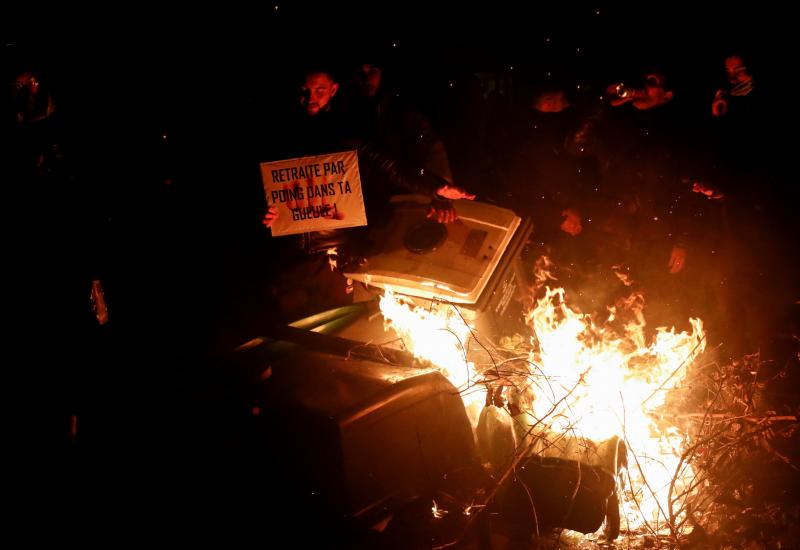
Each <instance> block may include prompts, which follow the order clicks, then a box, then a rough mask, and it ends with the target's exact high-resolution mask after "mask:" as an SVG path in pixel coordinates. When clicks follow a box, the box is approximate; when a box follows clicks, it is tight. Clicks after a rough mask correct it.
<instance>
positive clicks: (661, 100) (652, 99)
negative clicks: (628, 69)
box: [633, 73, 672, 110]
mask: <svg viewBox="0 0 800 550" xmlns="http://www.w3.org/2000/svg"><path fill="white" fill-rule="evenodd" d="M671 99H672V92H669V91H667V90H665V89H664V77H663V76H661V75H660V74H656V73H651V74H648V75H645V82H644V97H641V98H639V99H637V100H636V101H634V102H633V106H634V107H636V108H637V109H641V110H646V109H652V108H653V107H658V106H659V105H664V104H665V103H667V102H668V101H669V100H671Z"/></svg>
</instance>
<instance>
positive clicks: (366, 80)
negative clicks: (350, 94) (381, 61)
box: [353, 63, 382, 97]
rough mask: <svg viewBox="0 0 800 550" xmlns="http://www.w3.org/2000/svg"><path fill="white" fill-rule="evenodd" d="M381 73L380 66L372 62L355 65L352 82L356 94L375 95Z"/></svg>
mask: <svg viewBox="0 0 800 550" xmlns="http://www.w3.org/2000/svg"><path fill="white" fill-rule="evenodd" d="M381 74H382V73H381V68H380V67H377V66H375V65H373V64H372V63H364V64H363V65H359V66H358V67H356V74H355V77H354V79H353V84H354V85H355V88H356V91H357V92H358V94H359V95H360V96H362V97H375V94H377V93H378V89H379V88H380V86H381Z"/></svg>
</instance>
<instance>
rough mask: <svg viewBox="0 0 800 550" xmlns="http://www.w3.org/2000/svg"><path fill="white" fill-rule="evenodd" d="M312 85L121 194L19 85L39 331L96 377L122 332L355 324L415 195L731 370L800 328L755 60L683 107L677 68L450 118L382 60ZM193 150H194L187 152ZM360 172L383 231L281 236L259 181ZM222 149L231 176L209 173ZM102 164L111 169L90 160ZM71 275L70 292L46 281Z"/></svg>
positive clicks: (507, 83) (730, 65) (358, 63)
mask: <svg viewBox="0 0 800 550" xmlns="http://www.w3.org/2000/svg"><path fill="white" fill-rule="evenodd" d="M292 69H293V70H292V76H293V78H291V79H284V80H282V81H281V82H282V84H281V87H282V90H281V91H280V93H276V94H273V95H272V96H271V97H272V98H282V99H281V101H280V102H275V103H272V104H264V103H262V102H261V101H260V100H259V98H258V97H257V95H256V93H255V90H254V89H251V90H248V93H249V96H248V99H247V100H246V101H245V102H244V103H243V104H242V105H244V107H242V105H239V109H238V110H236V111H235V114H234V116H233V117H230V118H231V119H230V120H228V119H226V120H224V121H222V122H216V123H215V124H213V128H214V130H215V132H217V134H226V132H227V131H228V130H229V129H230V133H229V134H226V135H231V136H235V137H231V139H229V140H227V143H224V144H223V141H226V139H223V138H220V137H219V135H215V136H214V137H213V139H209V140H208V141H209V143H200V142H202V141H203V140H204V139H206V138H207V134H203V133H202V131H198V135H199V136H202V137H197V136H193V137H191V138H190V137H186V136H187V135H189V134H191V133H192V131H196V130H198V128H201V127H202V125H203V121H200V120H195V121H194V122H193V123H192V124H191V125H184V127H180V126H178V127H177V128H173V127H166V126H165V127H159V128H158V132H157V134H156V137H155V139H153V140H152V141H153V143H152V144H150V143H148V144H146V145H143V146H141V148H140V149H139V150H137V152H141V153H142V155H143V156H146V157H147V163H146V164H144V165H143V166H144V167H143V166H139V167H135V168H132V169H131V170H130V171H128V173H127V175H125V174H116V175H115V176H113V178H111V177H109V173H108V172H106V170H109V169H111V168H112V167H113V169H115V170H118V171H121V168H124V165H125V164H126V163H125V162H124V159H116V160H114V161H113V162H112V160H109V150H110V147H109V146H108V145H107V144H97V143H96V142H94V141H93V140H92V138H91V136H90V135H88V134H89V133H90V132H88V131H87V130H86V129H78V128H79V126H80V124H76V120H77V119H76V118H75V117H76V116H78V117H80V113H76V112H75V108H74V106H73V110H72V112H70V113H69V114H71V115H72V116H73V118H72V119H70V118H68V117H66V116H64V114H65V113H64V110H63V109H62V108H61V104H60V103H59V98H58V96H57V94H56V93H55V92H56V91H57V90H55V89H53V87H52V86H51V84H53V83H54V81H53V80H48V76H49V75H48V74H47V72H46V70H45V66H44V65H42V64H36V63H16V62H15V63H12V64H10V65H9V70H8V71H7V76H8V79H7V83H8V88H9V89H10V93H9V94H8V95H7V100H8V101H7V102H6V105H7V106H8V109H7V110H6V114H7V115H8V116H7V117H6V125H5V127H6V129H7V133H8V134H9V137H10V140H9V141H7V143H11V144H12V147H13V149H14V154H13V155H12V159H13V161H14V162H13V163H12V165H11V167H10V169H9V176H10V178H11V179H9V181H14V182H16V183H15V185H14V190H15V191H16V192H19V193H20V195H21V202H22V203H23V204H35V205H36V208H37V209H38V214H37V215H35V216H33V215H31V216H28V215H25V216H23V218H24V219H25V220H26V221H27V222H30V221H31V220H37V227H36V228H35V229H31V230H30V231H29V234H30V235H36V236H37V242H36V243H35V246H34V245H32V246H28V247H27V250H25V251H24V252H25V254H31V253H33V255H35V256H36V258H37V260H36V261H35V262H33V263H31V264H30V265H31V267H32V268H31V271H32V272H35V273H38V276H41V275H42V274H45V273H47V277H45V278H46V280H47V284H44V283H42V284H40V285H39V286H38V288H39V289H40V291H39V292H40V293H41V294H40V295H39V297H38V299H37V303H40V305H39V306H37V307H36V308H31V309H35V311H36V315H35V318H36V319H37V320H39V321H41V320H42V319H43V318H44V317H48V316H49V317H48V318H47V326H51V327H52V326H58V327H68V328H69V330H66V331H64V332H60V333H59V334H60V335H61V336H63V338H60V339H57V341H58V342H61V344H63V346H61V344H59V346H60V347H62V348H63V349H69V350H72V351H70V352H69V353H72V354H73V355H75V356H78V357H89V356H90V357H91V360H90V361H89V362H90V363H91V364H92V365H93V366H92V367H91V369H90V370H91V371H92V372H95V371H96V369H97V368H99V365H100V364H101V363H102V362H103V359H102V357H101V356H102V355H103V353H102V350H104V349H105V348H104V347H103V345H101V346H100V347H97V339H98V335H101V336H99V337H100V338H102V337H103V336H102V334H105V333H104V332H102V331H103V330H107V329H108V327H109V326H111V327H112V328H113V327H116V328H117V333H118V334H120V333H124V334H125V335H126V336H125V337H123V338H121V339H119V340H118V341H117V344H120V342H121V343H122V345H123V346H124V345H126V344H130V343H131V342H134V341H136V342H142V341H143V340H151V341H158V342H159V345H158V346H155V347H153V348H148V349H157V350H158V351H159V352H161V351H164V350H165V349H169V350H170V351H174V349H175V348H178V347H180V345H186V346H189V345H192V344H193V343H196V342H197V340H198V339H199V338H200V336H199V335H202V337H203V338H205V337H209V339H212V340H213V339H218V341H219V342H222V343H223V345H230V344H233V343H236V339H237V338H239V337H240V335H241V334H243V333H244V332H246V330H244V328H243V327H250V326H253V325H257V324H258V323H259V322H260V321H262V320H264V319H266V320H268V321H269V322H282V323H283V322H289V321H293V320H296V319H298V318H300V317H303V316H306V315H309V314H311V313H315V312H318V311H321V310H324V309H327V308H330V307H334V306H337V305H341V304H344V303H347V302H348V301H350V300H352V294H351V288H350V286H349V284H348V281H347V280H346V279H345V278H344V277H343V276H342V275H341V272H342V270H343V268H344V267H346V266H352V265H353V263H357V262H359V261H361V260H362V259H363V258H364V257H365V256H367V255H368V254H369V253H371V252H374V251H375V250H377V249H379V248H380V245H381V243H380V242H375V240H374V239H375V233H374V232H373V231H371V230H374V229H375V228H376V227H379V226H380V225H381V224H385V223H386V222H387V221H388V220H389V218H390V216H391V204H390V198H391V196H392V195H394V194H398V193H416V194H423V195H425V196H427V197H428V198H429V200H430V204H431V207H430V213H429V217H430V218H431V219H433V220H435V221H437V222H439V223H453V222H455V221H456V215H455V210H454V209H453V205H452V201H454V200H473V199H474V200H482V201H487V202H493V203H497V204H499V205H502V206H507V207H510V208H512V209H514V210H515V211H517V212H518V213H519V214H520V215H524V216H531V217H532V218H533V221H534V227H535V229H534V236H533V243H532V247H533V248H534V249H535V252H536V253H537V254H539V253H543V254H548V255H550V256H552V257H553V258H554V259H555V260H556V262H557V263H558V264H560V265H561V266H563V268H562V282H563V283H564V284H567V285H573V286H574V287H575V288H576V289H578V290H582V295H583V296H585V297H586V299H585V300H584V303H582V304H579V305H580V306H581V307H583V308H584V309H591V308H593V307H597V308H604V307H605V306H606V305H608V298H612V299H613V293H614V292H622V291H625V290H629V289H628V288H627V286H626V285H627V284H631V283H630V282H631V281H635V283H633V284H637V285H639V286H640V287H641V288H642V289H643V290H644V291H645V292H646V293H648V294H649V296H650V298H651V299H652V300H651V302H650V303H651V304H652V305H651V306H649V307H650V308H651V311H650V313H651V314H652V318H653V319H654V323H657V324H675V323H679V322H681V319H683V320H684V321H685V319H686V318H688V316H689V315H692V316H700V317H703V318H704V319H706V320H707V326H708V328H709V330H710V334H711V337H713V338H715V339H716V341H723V340H724V341H725V342H726V349H728V350H730V353H731V354H736V353H744V352H748V351H752V350H754V349H757V348H759V346H762V345H764V344H765V343H766V341H767V340H768V339H769V338H770V336H771V335H773V334H775V333H776V331H778V332H780V330H782V329H780V328H776V327H777V325H776V323H777V322H778V320H780V321H781V322H783V321H785V318H784V317H782V316H781V314H780V312H789V314H790V315H791V314H792V307H796V305H795V304H796V300H797V299H798V296H797V262H796V257H795V256H796V251H795V250H794V249H795V248H796V247H794V246H793V244H790V243H789V242H787V239H788V240H789V241H791V236H790V232H791V231H792V229H793V224H792V222H791V218H790V217H789V216H790V215H791V205H792V202H791V201H792V199H793V197H794V195H793V194H792V192H791V191H790V190H788V189H787V187H786V184H787V181H786V179H785V177H784V174H783V173H782V171H781V169H780V168H777V166H779V165H780V166H782V164H781V163H782V162H783V161H784V159H782V158H780V155H781V153H782V151H781V149H780V148H771V147H769V146H768V143H765V142H766V141H767V140H766V138H767V137H771V136H772V134H771V132H772V128H773V126H774V123H775V121H774V120H773V118H772V117H774V116H775V111H774V110H773V109H772V105H770V103H769V102H770V101H771V99H770V98H771V96H770V91H771V90H769V89H768V87H767V86H763V85H762V81H761V79H760V75H759V68H758V66H750V65H749V61H748V60H747V57H746V55H745V54H744V53H742V52H732V53H731V54H730V55H728V56H725V57H722V58H721V59H719V66H718V67H708V71H716V72H718V73H719V74H720V79H719V84H718V87H716V89H709V90H697V89H687V88H686V87H684V88H681V87H679V86H673V85H672V81H673V79H674V78H675V76H676V75H674V74H669V73H668V72H666V71H664V70H663V69H662V68H659V67H637V68H635V70H632V71H630V72H629V73H627V74H626V78H625V79H624V80H623V79H617V78H610V77H609V78H606V79H605V80H603V81H602V82H600V81H598V82H594V83H584V85H583V88H582V89H581V88H580V86H578V87H576V86H575V85H574V83H572V82H568V81H567V80H565V79H558V78H549V77H543V76H542V77H534V76H533V75H530V74H528V75H526V74H524V72H522V71H518V73H517V74H515V75H514V77H513V78H511V77H509V75H508V73H507V71H505V72H503V74H502V75H501V74H500V73H497V74H495V75H494V76H487V74H486V73H478V72H474V73H472V74H471V75H468V76H467V77H465V78H464V79H462V80H461V81H460V82H459V83H458V90H459V93H460V95H459V96H458V97H457V98H456V96H452V97H450V96H448V97H450V99H445V100H444V101H443V102H446V103H447V105H446V106H445V108H438V109H437V108H436V107H437V105H436V100H435V99H432V97H433V94H431V95H430V96H426V95H425V94H424V93H423V94H417V95H416V96H414V98H413V99H414V100H415V101H412V100H411V98H409V97H408V95H410V94H405V93H404V92H403V89H404V86H403V82H402V77H403V76H406V77H407V75H406V74H400V73H397V74H395V75H394V76H395V78H394V82H391V85H390V81H391V79H392V76H393V73H392V71H393V67H392V65H391V63H390V62H388V57H387V56H381V55H373V52H370V51H367V50H366V49H365V50H364V51H362V52H359V53H358V54H356V55H349V56H348V55H339V56H336V55H332V56H330V63H320V62H319V60H318V59H317V60H316V61H315V62H313V63H309V62H306V61H305V60H302V59H298V60H297V62H296V64H295V65H294V66H293V67H292ZM615 76H616V75H615ZM454 84H455V83H454V82H450V83H449V85H448V88H453V87H454ZM765 88H766V89H765ZM245 95H247V94H245ZM439 95H440V96H441V95H442V94H439ZM441 105H442V102H440V103H439V105H438V106H440V107H441ZM699 105H702V108H698V107H697V106H699ZM432 107H433V108H432ZM243 113H244V114H243ZM223 118H224V117H223ZM232 119H235V120H232ZM181 132H182V133H183V136H181ZM175 135H177V136H178V138H175ZM136 139H137V138H135V137H130V138H129V140H130V141H131V142H132V141H134V140H136ZM147 139H149V138H147ZM176 139H177V141H178V142H181V139H182V140H183V142H182V143H183V145H182V148H180V147H179V148H177V149H176V148H170V147H171V144H172V143H173V142H174V141H175V140H176ZM144 141H146V140H144ZM87 143H88V144H90V145H87ZM137 143H138V142H137ZM187 143H189V145H187ZM350 150H355V151H357V152H358V159H359V168H360V171H361V177H362V184H363V193H364V199H365V207H366V211H367V218H368V220H369V225H368V226H367V227H366V228H350V229H340V230H334V231H327V232H322V231H317V232H310V233H304V234H300V235H293V236H289V237H274V238H273V237H272V236H271V233H270V227H271V225H272V224H273V223H274V222H275V220H276V219H277V216H279V214H278V210H277V209H276V208H274V205H272V204H269V201H268V199H267V198H266V196H265V195H264V191H263V183H262V181H261V176H260V171H259V165H260V163H262V162H267V161H277V160H283V159H290V158H297V157H306V156H314V155H320V154H326V153H335V152H341V151H350ZM209 151H213V153H214V154H215V155H216V156H217V161H216V163H215V164H214V165H213V166H208V165H206V164H205V163H204V161H206V160H207V158H206V157H205V155H206V153H208V152H209ZM116 152H117V153H120V152H121V151H116ZM127 152H128V153H130V151H127ZM93 155H97V156H102V157H103V159H102V160H97V159H92V160H89V161H87V160H86V158H87V157H92V156H93ZM117 161H119V163H117ZM128 163H130V161H128ZM98 166H100V167H102V170H103V172H102V173H99V172H100V170H99V169H98ZM146 169H149V170H150V173H147V174H145V172H146ZM137 178H138V179H139V180H140V181H137V182H134V181H132V180H133V179H137ZM110 179H115V180H116V181H115V182H112V181H109V180H110ZM145 180H146V183H145V184H142V182H143V181H145ZM119 181H125V182H130V185H131V187H135V186H137V185H138V186H139V188H138V189H137V191H136V193H137V194H138V195H139V198H137V199H135V200H132V201H131V203H130V204H124V205H122V206H121V205H120V202H125V201H120V195H121V193H120V191H119V189H116V190H114V191H111V190H109V189H108V188H107V187H104V186H111V185H115V184H119ZM143 188H144V189H146V190H147V191H146V192H143V191H142V189H143ZM109 195H113V199H111V200H106V201H105V202H104V199H105V198H106V197H107V196H109ZM154 203H155V204H158V205H159V206H157V207H155V208H154V207H153V204H154ZM144 204H147V206H146V208H147V209H146V210H145V212H144V214H145V217H142V216H140V212H138V211H137V208H139V207H141V206H142V205H144ZM154 212H155V218H149V219H147V218H146V216H148V215H152V214H153V213H154ZM211 218H214V219H211ZM112 219H114V220H116V221H117V226H116V228H112V229H109V226H110V222H111V220H112ZM19 227H26V225H21V226H19ZM134 228H135V230H134ZM113 238H117V240H116V241H115V242H109V241H110V240H112V239H113ZM142 239H144V240H142ZM332 248H336V250H337V254H338V255H339V258H338V261H337V265H338V270H332V269H331V268H330V265H331V264H330V258H329V253H328V251H329V250H331V249H332ZM34 251H35V252H34ZM151 253H152V254H151ZM43 260H44V261H43ZM184 260H186V261H184ZM53 262H58V264H59V265H60V266H62V267H60V268H59V271H58V272H57V274H55V273H53V272H52V271H49V270H47V269H46V266H45V264H50V263H53ZM34 266H37V267H34ZM612 269H613V270H616V271H617V273H620V272H625V273H626V282H623V281H621V279H620V277H619V276H618V275H614V274H613V272H612ZM589 289H592V290H591V291H590V290H589ZM604 292H605V293H606V294H603V293H604ZM589 297H590V298H589ZM106 302H108V304H107V303H106ZM198 304H201V305H198ZM183 310H185V311H183ZM198 311H202V314H201V315H195V314H197V313H198ZM156 312H158V313H156ZM201 319H202V320H201ZM76 320H80V322H75V321H76ZM182 323H184V324H189V325H191V327H192V329H191V330H193V331H196V332H197V334H194V335H193V336H192V337H186V338H187V339H186V340H185V341H184V340H181V339H180V338H177V340H180V342H178V343H176V334H181V335H182V336H181V338H183V337H185V336H186V333H187V332H188V330H189V329H185V328H184V329H180V328H176V326H177V325H180V324H182ZM62 340H63V341H62ZM63 349H61V350H60V351H63ZM79 370H80V369H79ZM58 372H59V376H65V372H66V371H64V370H59V371H58ZM70 372H71V371H70ZM73 375H74V376H73ZM48 376H49V375H48ZM68 376H69V377H71V381H70V382H69V383H68V384H66V386H62V385H60V384H59V393H60V391H61V389H63V387H67V386H69V387H72V386H76V387H79V386H80V385H81V384H80V380H82V376H83V375H82V374H81V375H79V374H75V373H74V372H73V373H72V374H70V375H68ZM57 408H59V409H63V410H68V411H70V413H69V414H67V415H66V417H65V419H62V420H61V424H59V429H64V430H66V431H67V432H69V431H70V430H74V426H73V425H72V424H71V422H73V420H70V419H72V418H74V416H75V415H74V414H73V411H74V410H75V407H73V406H72V405H71V404H70V405H67V406H64V404H63V403H59V404H58V405H57Z"/></svg>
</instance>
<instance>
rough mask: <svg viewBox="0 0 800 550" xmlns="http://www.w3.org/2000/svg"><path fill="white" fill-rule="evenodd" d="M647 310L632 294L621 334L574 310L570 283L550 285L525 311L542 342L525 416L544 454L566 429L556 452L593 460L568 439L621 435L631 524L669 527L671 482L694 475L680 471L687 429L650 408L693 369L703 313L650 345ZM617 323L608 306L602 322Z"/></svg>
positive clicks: (660, 331)
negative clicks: (665, 422) (568, 299)
mask: <svg viewBox="0 0 800 550" xmlns="http://www.w3.org/2000/svg"><path fill="white" fill-rule="evenodd" d="M643 306H644V299H643V298H642V296H641V295H640V294H636V293H635V294H633V295H631V297H630V298H629V299H628V301H627V302H626V303H625V304H623V309H625V310H626V311H625V312H626V313H627V314H628V315H630V316H631V317H632V318H631V319H630V320H629V321H627V322H625V323H622V328H621V333H620V331H619V330H614V329H612V328H611V327H610V326H604V325H600V326H598V325H597V324H595V323H594V321H593V320H592V319H591V317H590V316H588V315H584V314H581V313H578V312H576V311H574V310H572V309H571V308H570V307H568V306H567V305H566V303H565V301H564V289H562V288H556V289H550V288H547V289H546V292H545V296H544V297H542V298H541V299H539V300H538V301H537V303H536V305H535V307H534V309H533V311H531V312H530V313H529V315H528V321H529V324H530V326H531V327H532V329H533V332H534V337H535V339H536V341H537V342H538V346H536V347H535V348H534V350H533V351H532V352H531V363H532V364H533V365H534V366H535V369H536V372H535V373H533V375H532V377H533V386H532V391H531V394H532V399H531V404H530V405H531V406H530V410H529V414H528V418H527V420H526V422H527V424H528V425H529V426H530V427H533V426H534V425H535V424H537V423H538V425H537V427H536V428H535V432H536V435H538V436H539V437H541V438H542V439H540V440H539V443H537V445H538V447H539V448H538V449H537V450H540V451H541V452H547V450H546V448H547V447H548V446H550V444H551V443H550V441H552V440H554V439H555V438H556V437H557V434H569V438H567V442H566V443H560V444H559V443H556V445H555V449H554V450H560V453H561V454H562V456H563V454H564V452H565V451H566V452H567V453H575V454H577V455H578V456H573V457H571V458H581V459H586V460H588V461H590V462H591V461H592V457H591V456H588V457H587V458H584V457H585V456H586V452H587V451H586V446H582V445H580V444H578V445H573V446H572V448H570V445H569V442H571V441H582V440H590V441H594V442H601V441H605V440H608V439H610V438H612V437H613V436H618V437H620V438H621V439H622V440H623V441H625V443H626V445H627V448H628V452H629V455H630V456H629V462H630V464H631V467H630V468H629V469H628V471H629V473H630V476H631V485H632V486H631V488H630V489H631V490H632V491H633V493H632V494H631V493H626V495H624V496H625V497H627V498H628V499H629V500H630V501H633V500H635V502H629V503H628V504H629V505H630V506H631V507H632V508H630V509H629V510H628V511H627V512H628V514H627V516H628V526H629V528H632V529H633V528H637V527H639V526H641V525H642V523H643V522H645V521H646V522H648V523H650V524H651V525H652V524H654V523H655V524H658V523H661V524H663V523H664V522H665V520H667V519H668V517H669V512H668V510H669V506H668V502H667V501H668V497H669V490H670V485H671V483H672V481H673V478H675V477H676V476H677V477H678V478H679V479H677V481H678V482H679V483H680V482H681V481H683V480H689V479H691V471H689V470H688V469H684V470H683V471H681V472H678V471H677V470H678V468H679V465H680V453H681V449H682V447H683V444H684V437H683V434H681V433H680V432H679V431H678V430H677V428H675V427H671V428H667V429H666V430H665V429H664V428H663V427H661V428H659V427H658V426H656V424H655V421H654V415H653V414H652V413H653V412H654V411H656V410H657V409H658V408H659V407H661V406H662V405H664V401H665V398H666V395H667V393H668V391H669V390H670V389H672V388H674V387H677V386H678V385H679V384H680V382H681V381H682V380H683V379H684V377H685V376H686V373H687V367H688V365H690V364H691V363H692V361H693V360H694V359H695V357H697V356H698V355H699V354H700V353H702V352H703V350H704V349H705V337H704V333H703V324H702V321H700V320H699V319H690V323H691V327H692V330H691V334H689V333H687V332H676V331H675V329H674V328H672V329H669V330H667V329H665V328H659V329H657V331H656V335H655V338H654V339H653V341H652V342H650V343H647V342H646V337H645V332H644V327H645V321H644V317H643V315H642V307H643ZM616 320H617V311H616V310H615V309H614V308H612V309H611V315H610V316H609V320H608V321H606V323H605V325H612V324H613V323H614V321H616ZM559 448H560V449H559ZM576 448H579V449H580V451H576V450H575V449H576ZM551 454H554V453H553V452H552V451H551ZM633 508H635V509H633Z"/></svg>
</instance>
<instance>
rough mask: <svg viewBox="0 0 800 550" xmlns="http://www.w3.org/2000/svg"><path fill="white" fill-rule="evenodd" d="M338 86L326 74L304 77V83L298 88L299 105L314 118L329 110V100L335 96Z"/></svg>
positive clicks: (313, 74)
mask: <svg viewBox="0 0 800 550" xmlns="http://www.w3.org/2000/svg"><path fill="white" fill-rule="evenodd" d="M338 89H339V85H338V84H337V83H336V82H334V81H333V79H332V78H331V77H330V75H328V74H326V73H311V74H308V75H306V81H305V83H304V84H303V85H302V86H301V87H300V93H301V95H300V105H302V106H303V107H305V109H306V113H308V114H309V115H311V116H315V115H317V114H319V113H320V111H325V110H327V109H328V108H329V105H330V101H331V98H332V97H333V96H335V95H336V92H337V90H338Z"/></svg>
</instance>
